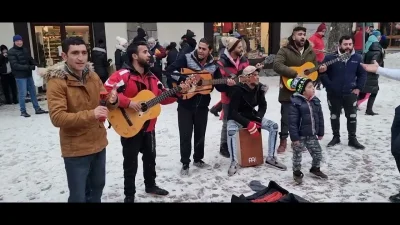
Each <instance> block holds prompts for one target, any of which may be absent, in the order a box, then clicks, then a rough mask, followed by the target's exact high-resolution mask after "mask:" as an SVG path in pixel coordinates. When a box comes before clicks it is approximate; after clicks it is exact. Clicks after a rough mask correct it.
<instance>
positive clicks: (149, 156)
mask: <svg viewBox="0 0 400 225" xmlns="http://www.w3.org/2000/svg"><path fill="white" fill-rule="evenodd" d="M121 144H122V155H123V156H124V163H123V168H124V194H125V196H134V195H135V193H136V188H135V177H136V173H137V169H138V155H139V152H140V153H142V161H143V176H144V184H145V187H146V188H151V187H153V186H155V185H156V181H155V180H156V137H155V132H154V131H152V132H144V131H140V132H139V133H138V134H137V135H136V136H134V137H131V138H123V137H121Z"/></svg>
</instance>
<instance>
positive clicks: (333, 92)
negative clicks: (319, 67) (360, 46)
mask: <svg viewBox="0 0 400 225" xmlns="http://www.w3.org/2000/svg"><path fill="white" fill-rule="evenodd" d="M344 53H348V54H351V56H350V58H349V59H348V60H346V61H344V62H336V63H334V64H332V65H330V66H329V67H328V69H327V71H326V72H325V73H324V74H321V82H322V84H323V85H324V87H325V88H326V92H327V98H328V105H329V110H330V111H331V126H332V132H333V139H332V141H330V142H329V143H328V147H331V146H334V145H337V144H339V143H340V112H341V111H342V108H343V109H344V112H345V116H346V118H347V132H348V136H349V142H348V145H349V146H351V147H354V148H356V149H364V148H365V147H364V145H362V144H360V143H359V142H358V140H357V137H356V131H357V98H358V95H359V94H360V90H362V88H363V87H364V84H365V80H366V76H367V73H366V72H365V70H364V69H363V68H362V66H361V65H360V63H361V62H362V56H361V55H360V54H358V53H356V52H355V50H354V48H353V38H352V37H351V36H348V35H345V36H342V37H341V38H340V39H339V49H338V51H337V54H338V55H339V56H340V55H342V54H344ZM336 57H337V55H333V54H332V55H327V56H325V59H324V62H327V61H330V60H333V59H335V58H336Z"/></svg>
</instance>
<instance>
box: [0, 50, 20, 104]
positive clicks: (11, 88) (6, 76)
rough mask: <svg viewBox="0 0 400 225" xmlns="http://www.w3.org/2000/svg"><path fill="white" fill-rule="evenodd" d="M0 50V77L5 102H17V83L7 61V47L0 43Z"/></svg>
mask: <svg viewBox="0 0 400 225" xmlns="http://www.w3.org/2000/svg"><path fill="white" fill-rule="evenodd" d="M0 51H1V53H0V79H1V86H2V87H3V92H4V96H5V99H6V104H12V103H14V104H17V103H18V95H17V84H16V82H15V78H14V76H13V75H12V71H11V65H10V61H8V48H7V47H6V46H5V45H1V46H0Z"/></svg>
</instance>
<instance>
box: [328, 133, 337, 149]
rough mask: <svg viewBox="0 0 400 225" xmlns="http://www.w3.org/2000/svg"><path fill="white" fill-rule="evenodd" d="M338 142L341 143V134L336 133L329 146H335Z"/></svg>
mask: <svg viewBox="0 0 400 225" xmlns="http://www.w3.org/2000/svg"><path fill="white" fill-rule="evenodd" d="M337 144H340V136H336V135H334V136H333V138H332V140H331V141H330V142H329V143H328V145H327V147H332V146H335V145H337Z"/></svg>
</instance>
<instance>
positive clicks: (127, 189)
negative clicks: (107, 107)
mask: <svg viewBox="0 0 400 225" xmlns="http://www.w3.org/2000/svg"><path fill="white" fill-rule="evenodd" d="M127 54H128V56H129V61H130V62H131V63H132V64H131V65H127V64H124V66H123V67H122V69H121V70H119V71H116V72H115V73H113V74H112V75H111V76H110V78H108V80H107V81H106V82H105V84H104V86H105V88H106V90H107V91H111V90H112V88H113V85H114V84H117V87H118V89H117V92H118V99H119V107H121V108H132V109H134V110H136V111H140V110H141V105H140V103H137V102H132V101H131V100H130V98H133V97H135V96H136V95H137V94H138V93H139V92H140V91H142V90H150V91H152V92H153V93H154V94H155V95H156V96H158V95H160V94H162V92H163V91H164V88H163V86H162V84H161V82H160V81H159V80H158V79H157V77H156V76H155V75H154V74H153V73H151V72H150V70H149V68H150V56H151V55H150V52H149V49H148V47H147V44H146V43H145V42H136V43H135V42H133V43H132V44H130V45H129V46H128V49H127ZM181 87H182V88H183V89H184V90H187V86H185V85H182V84H181ZM176 100H177V99H176V98H173V97H169V98H167V99H165V100H164V101H162V102H161V104H163V105H167V104H171V103H174V102H175V101H176ZM156 121H157V119H152V120H149V121H147V122H146V123H145V124H144V126H143V128H142V130H141V131H140V132H139V133H138V134H136V135H135V136H133V137H130V138H124V137H121V144H122V154H123V156H124V163H123V168H124V194H125V200H124V201H125V202H131V203H132V202H134V201H135V193H136V188H135V177H136V173H137V167H138V154H139V152H141V153H142V154H143V157H142V160H143V175H144V184H145V191H146V192H147V193H151V194H155V195H162V196H164V195H168V191H166V190H164V189H162V188H159V187H158V186H157V185H156V182H155V178H156V146H155V143H156V141H155V138H156V137H155V133H154V128H155V125H156Z"/></svg>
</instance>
